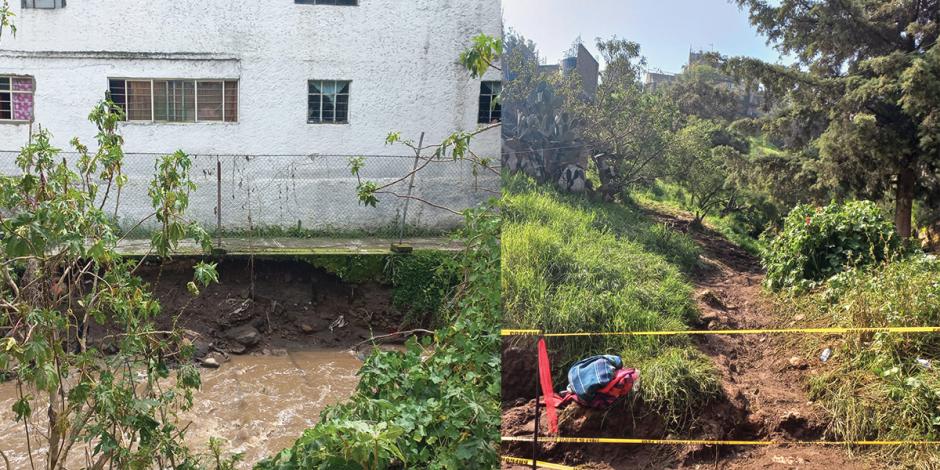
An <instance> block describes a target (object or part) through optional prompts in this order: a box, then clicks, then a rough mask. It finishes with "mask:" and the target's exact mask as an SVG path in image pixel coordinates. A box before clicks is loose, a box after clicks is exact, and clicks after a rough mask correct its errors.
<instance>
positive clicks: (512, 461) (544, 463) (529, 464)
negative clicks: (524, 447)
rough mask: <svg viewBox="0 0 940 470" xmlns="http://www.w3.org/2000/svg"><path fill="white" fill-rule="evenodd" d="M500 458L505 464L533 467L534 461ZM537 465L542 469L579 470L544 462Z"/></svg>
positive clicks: (538, 462) (505, 456) (537, 461)
mask: <svg viewBox="0 0 940 470" xmlns="http://www.w3.org/2000/svg"><path fill="white" fill-rule="evenodd" d="M500 458H502V459H503V461H504V462H509V463H516V464H519V465H528V466H530V467H531V466H532V459H520V458H519V457H509V456H507V455H504V456H502V457H500ZM535 465H536V466H539V467H542V468H551V469H556V470H578V469H577V467H569V466H568V465H561V464H557V463H548V462H542V461H539V460H536V461H535Z"/></svg>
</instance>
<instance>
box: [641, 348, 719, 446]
mask: <svg viewBox="0 0 940 470" xmlns="http://www.w3.org/2000/svg"><path fill="white" fill-rule="evenodd" d="M640 372H641V374H642V375H641V378H640V387H641V390H642V393H641V395H642V397H643V400H644V401H645V402H647V403H649V404H651V406H652V408H653V410H654V411H655V412H656V413H657V414H658V415H659V416H662V417H663V420H664V421H665V423H666V426H667V427H669V428H670V429H689V428H690V427H692V424H693V421H694V417H695V416H696V415H697V411H698V410H701V409H702V407H704V406H705V405H707V404H708V403H709V401H710V400H712V399H713V398H715V397H716V396H718V395H719V394H720V393H721V388H720V384H719V381H718V377H717V376H716V375H715V372H714V368H713V366H712V364H711V362H710V361H709V360H708V359H707V358H706V357H704V356H703V355H702V354H701V353H699V352H698V351H695V350H693V349H690V348H670V349H667V350H665V351H663V352H661V353H660V354H658V355H656V356H653V357H649V358H646V359H645V360H643V361H641V362H640Z"/></svg>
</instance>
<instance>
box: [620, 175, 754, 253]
mask: <svg viewBox="0 0 940 470" xmlns="http://www.w3.org/2000/svg"><path fill="white" fill-rule="evenodd" d="M630 198H631V199H632V201H633V202H634V203H636V204H639V205H640V206H644V207H648V208H651V209H655V210H657V211H660V212H665V213H669V214H674V215H682V216H686V217H691V214H690V212H692V210H693V209H692V207H691V204H690V203H689V196H688V194H686V192H685V191H683V190H682V188H680V187H679V186H678V185H675V184H671V183H667V182H664V181H656V183H654V184H653V186H652V187H650V188H646V189H642V190H635V191H633V192H631V193H630ZM704 224H705V226H706V227H708V228H710V229H712V230H714V231H716V232H718V233H720V234H722V235H724V237H725V238H727V239H728V240H730V241H731V242H732V243H734V244H735V245H738V246H740V247H741V248H744V249H745V250H747V251H748V252H749V253H751V254H752V255H754V256H760V255H761V253H762V250H763V245H762V244H761V242H760V240H758V239H757V238H756V237H754V236H752V234H751V233H749V230H748V229H747V227H745V226H744V224H742V223H741V221H739V220H738V219H736V218H735V217H734V216H733V215H724V216H723V215H720V214H717V213H711V214H707V215H706V216H705V220H704Z"/></svg>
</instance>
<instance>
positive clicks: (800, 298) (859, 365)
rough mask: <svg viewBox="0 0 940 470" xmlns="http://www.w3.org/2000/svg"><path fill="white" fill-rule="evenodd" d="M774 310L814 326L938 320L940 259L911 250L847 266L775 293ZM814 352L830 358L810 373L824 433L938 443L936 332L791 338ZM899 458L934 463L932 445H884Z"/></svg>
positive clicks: (938, 455)
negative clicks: (826, 419) (799, 289)
mask: <svg viewBox="0 0 940 470" xmlns="http://www.w3.org/2000/svg"><path fill="white" fill-rule="evenodd" d="M778 302H779V304H780V305H781V307H783V308H781V311H787V310H788V311H789V312H790V314H791V315H794V316H796V315H802V317H801V319H802V320H803V321H805V322H807V323H810V324H814V325H820V326H846V327H847V326H859V327H883V326H925V325H940V260H938V259H936V258H935V257H930V256H926V255H923V254H915V255H912V256H910V257H908V258H905V259H903V260H899V261H895V262H890V263H882V264H879V265H876V266H873V267H868V268H859V269H850V270H848V271H846V272H843V273H841V274H839V275H837V276H835V277H833V278H831V279H830V280H829V281H828V282H827V283H826V284H825V286H824V287H823V288H821V289H818V290H817V291H815V292H813V293H811V294H807V295H798V294H792V293H791V294H788V295H786V296H781V297H779V298H778ZM799 341H800V343H801V346H802V347H803V349H804V350H805V351H807V352H809V353H812V354H814V355H818V354H819V350H820V349H823V348H825V347H829V348H831V350H832V357H831V359H829V360H828V361H826V362H825V363H820V364H819V367H818V368H817V369H818V370H817V373H816V374H815V375H813V376H811V377H810V379H809V384H810V391H811V397H812V399H813V400H816V401H818V403H819V404H820V405H821V406H823V407H824V408H825V409H826V410H827V411H828V412H829V413H830V414H831V416H832V422H831V424H830V429H829V431H830V433H831V434H832V435H833V436H834V437H836V438H840V439H844V440H875V439H887V440H940V370H938V369H937V368H938V367H940V335H937V334H911V335H900V334H889V333H876V334H864V335H851V336H845V337H840V338H837V339H833V340H832V342H830V343H825V344H820V339H819V338H813V337H807V338H802V339H800V340H799ZM884 452H886V453H891V454H895V457H903V460H904V461H905V462H910V463H912V464H916V465H919V466H922V467H923V468H936V466H937V465H940V452H938V449H937V448H936V447H935V446H934V447H920V448H916V447H898V448H886V449H885V450H884Z"/></svg>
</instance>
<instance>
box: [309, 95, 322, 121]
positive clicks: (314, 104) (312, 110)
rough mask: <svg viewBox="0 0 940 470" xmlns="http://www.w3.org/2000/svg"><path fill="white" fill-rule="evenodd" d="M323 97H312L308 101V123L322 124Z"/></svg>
mask: <svg viewBox="0 0 940 470" xmlns="http://www.w3.org/2000/svg"><path fill="white" fill-rule="evenodd" d="M321 96H322V95H317V94H313V95H310V98H309V100H308V101H307V121H309V122H320V104H321Z"/></svg>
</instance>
